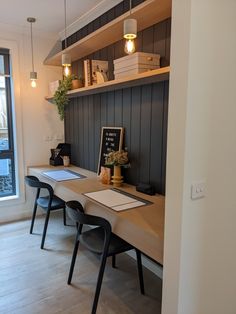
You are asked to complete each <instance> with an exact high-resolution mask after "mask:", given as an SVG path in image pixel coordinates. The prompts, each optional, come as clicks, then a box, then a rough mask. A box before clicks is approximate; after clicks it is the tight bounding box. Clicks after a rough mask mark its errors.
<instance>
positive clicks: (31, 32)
mask: <svg viewBox="0 0 236 314" xmlns="http://www.w3.org/2000/svg"><path fill="white" fill-rule="evenodd" d="M30 37H31V56H32V70H33V72H34V48H33V27H32V22H31V23H30Z"/></svg>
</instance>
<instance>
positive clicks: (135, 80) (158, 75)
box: [46, 67, 170, 101]
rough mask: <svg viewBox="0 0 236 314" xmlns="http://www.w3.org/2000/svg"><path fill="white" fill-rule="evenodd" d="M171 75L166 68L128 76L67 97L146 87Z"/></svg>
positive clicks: (49, 99) (75, 90)
mask: <svg viewBox="0 0 236 314" xmlns="http://www.w3.org/2000/svg"><path fill="white" fill-rule="evenodd" d="M169 73H170V67H164V68H160V69H156V70H151V71H147V72H143V73H139V74H135V75H132V76H128V77H125V78H123V79H119V80H112V81H107V82H105V83H102V84H96V85H92V86H88V87H82V88H78V89H73V90H70V91H69V92H68V94H67V95H68V97H69V98H74V97H80V96H86V95H91V94H97V93H103V92H107V91H111V90H117V89H121V88H127V87H133V86H139V85H145V84H150V83H154V82H162V81H166V80H168V79H169ZM52 99H53V97H46V100H48V101H51V100H52Z"/></svg>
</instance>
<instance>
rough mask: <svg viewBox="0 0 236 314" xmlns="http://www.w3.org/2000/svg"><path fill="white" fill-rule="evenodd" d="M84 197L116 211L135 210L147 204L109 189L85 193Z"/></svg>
mask: <svg viewBox="0 0 236 314" xmlns="http://www.w3.org/2000/svg"><path fill="white" fill-rule="evenodd" d="M84 195H86V196H88V197H89V198H92V199H93V200H95V201H97V202H99V203H101V204H103V205H105V206H107V207H110V208H112V209H114V210H116V211H121V210H125V209H130V208H135V207H139V206H143V205H146V204H147V203H146V202H145V201H144V202H142V201H140V200H137V199H136V198H133V197H131V196H127V195H125V194H123V193H122V192H118V191H114V190H110V189H108V190H102V191H97V192H90V193H85V194H84Z"/></svg>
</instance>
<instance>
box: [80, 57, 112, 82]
mask: <svg viewBox="0 0 236 314" xmlns="http://www.w3.org/2000/svg"><path fill="white" fill-rule="evenodd" d="M100 74H101V75H100ZM107 77H108V61H104V60H89V59H86V60H84V81H85V86H90V85H95V84H98V83H103V82H105V81H107V80H108V79H107Z"/></svg>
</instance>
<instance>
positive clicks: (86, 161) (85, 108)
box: [83, 97, 89, 169]
mask: <svg viewBox="0 0 236 314" xmlns="http://www.w3.org/2000/svg"><path fill="white" fill-rule="evenodd" d="M88 99H89V98H88V97H83V111H84V130H83V134H84V157H85V158H84V167H85V169H89V106H88Z"/></svg>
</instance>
